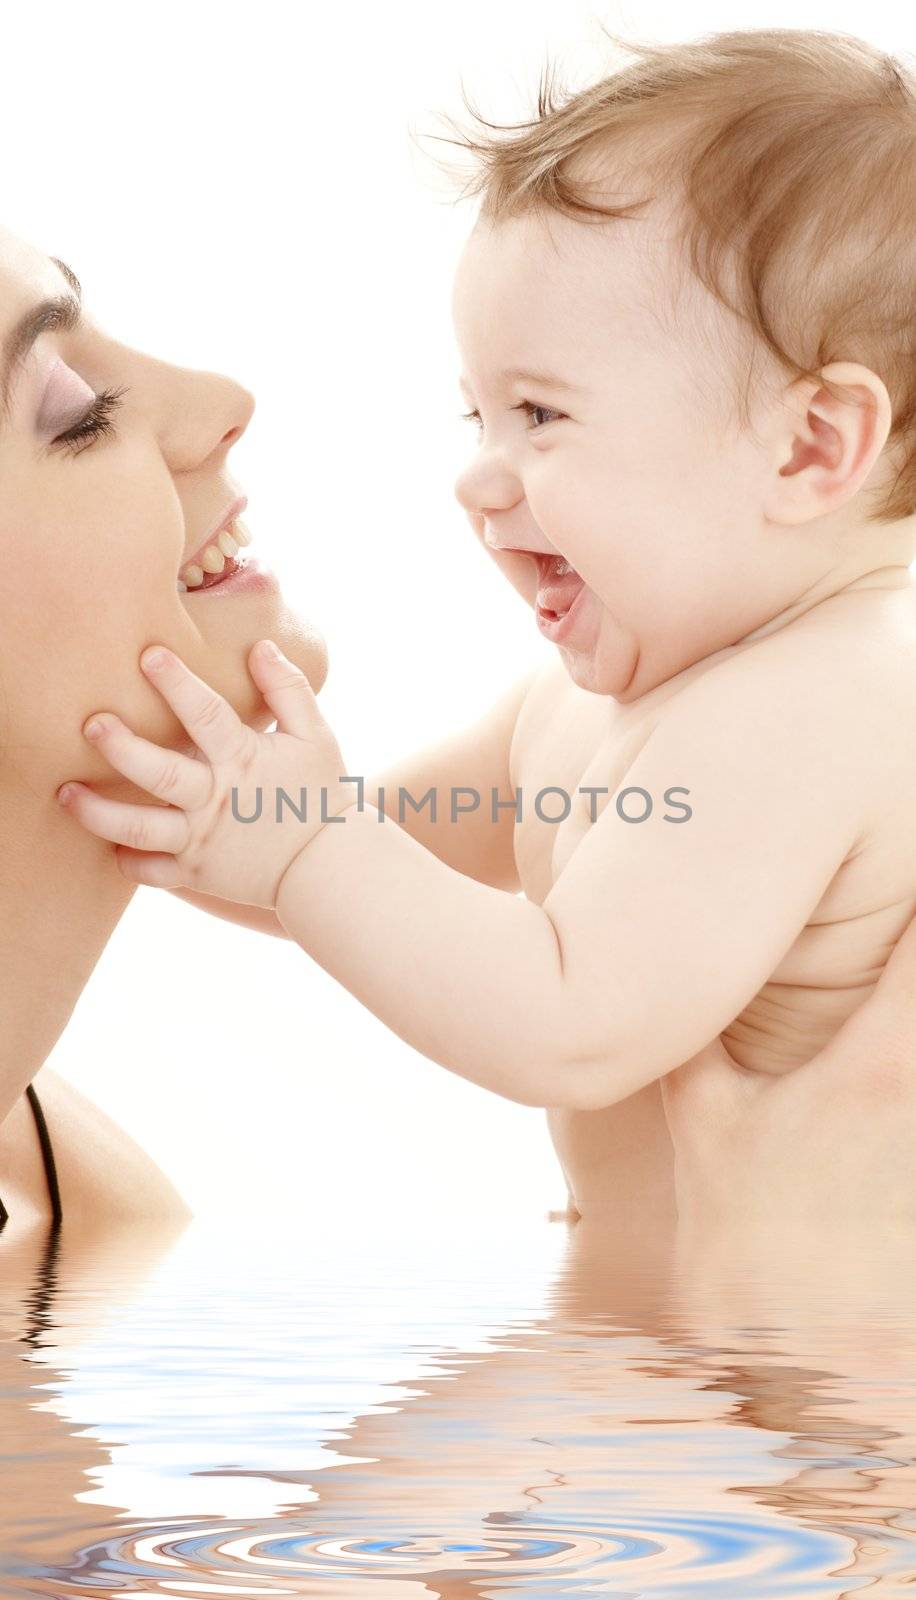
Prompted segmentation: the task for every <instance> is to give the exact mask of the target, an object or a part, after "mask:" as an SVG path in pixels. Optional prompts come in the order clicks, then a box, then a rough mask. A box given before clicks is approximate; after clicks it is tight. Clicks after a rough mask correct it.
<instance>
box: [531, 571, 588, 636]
mask: <svg viewBox="0 0 916 1600" xmlns="http://www.w3.org/2000/svg"><path fill="white" fill-rule="evenodd" d="M587 592H588V584H587V583H583V585H582V588H581V589H580V590H579V593H578V594H577V595H576V598H575V600H574V601H573V603H572V605H571V606H570V608H569V610H568V611H564V613H563V615H562V617H554V616H549V615H548V614H547V613H546V612H544V611H542V610H541V608H540V606H538V605H536V606H535V613H534V614H535V617H536V619H537V625H538V627H539V628H540V630H541V632H542V633H543V634H544V636H545V637H546V638H548V639H550V641H551V642H552V643H553V644H565V642H566V639H567V637H568V635H569V634H570V633H571V632H572V630H573V628H574V627H575V625H576V617H577V616H578V613H579V611H580V609H581V606H582V596H583V595H584V594H586V593H587Z"/></svg>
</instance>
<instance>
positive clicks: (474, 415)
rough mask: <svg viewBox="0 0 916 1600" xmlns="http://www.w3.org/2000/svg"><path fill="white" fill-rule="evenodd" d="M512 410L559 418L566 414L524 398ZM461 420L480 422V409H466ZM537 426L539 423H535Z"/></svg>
mask: <svg viewBox="0 0 916 1600" xmlns="http://www.w3.org/2000/svg"><path fill="white" fill-rule="evenodd" d="M511 410H513V411H543V412H544V413H545V414H546V415H547V416H548V417H553V418H555V419H559V418H561V417H562V416H563V415H564V413H563V412H562V411H554V410H553V409H552V407H551V406H539V405H534V404H533V403H532V402H531V401H530V400H522V401H521V403H520V404H519V405H517V406H512V407H511ZM461 420H462V421H463V422H477V423H478V424H479V423H480V412H479V411H464V412H462V414H461ZM535 426H537V424H535ZM540 426H541V427H546V426H547V424H546V423H541V424H540Z"/></svg>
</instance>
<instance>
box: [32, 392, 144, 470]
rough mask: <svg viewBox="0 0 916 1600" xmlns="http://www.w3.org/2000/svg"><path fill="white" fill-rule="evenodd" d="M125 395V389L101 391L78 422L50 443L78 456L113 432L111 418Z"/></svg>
mask: <svg viewBox="0 0 916 1600" xmlns="http://www.w3.org/2000/svg"><path fill="white" fill-rule="evenodd" d="M126 393H127V389H126V388H121V389H103V390H102V392H101V394H97V395H96V397H95V399H94V400H93V402H92V405H91V406H90V407H89V410H88V411H87V412H86V413H85V415H84V416H82V417H80V420H79V422H75V423H74V424H73V427H72V428H68V429H67V431H66V433H59V434H58V435H57V437H56V439H52V441H51V443H52V444H55V445H63V446H64V447H65V448H66V449H68V450H69V451H70V452H71V454H72V455H80V454H81V453H82V451H83V450H85V449H86V448H87V447H88V446H89V445H91V444H94V443H95V441H96V439H100V438H101V437H102V435H103V434H106V433H113V432H114V422H113V421H112V416H113V413H114V412H115V411H116V410H117V409H118V407H119V406H120V404H121V396H122V395H125V394H126Z"/></svg>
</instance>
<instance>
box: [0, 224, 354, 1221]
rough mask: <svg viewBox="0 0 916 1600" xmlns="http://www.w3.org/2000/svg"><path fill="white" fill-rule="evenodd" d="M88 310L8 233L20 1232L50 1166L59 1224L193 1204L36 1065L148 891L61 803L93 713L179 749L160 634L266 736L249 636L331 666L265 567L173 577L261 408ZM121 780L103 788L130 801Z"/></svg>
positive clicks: (2, 245)
mask: <svg viewBox="0 0 916 1600" xmlns="http://www.w3.org/2000/svg"><path fill="white" fill-rule="evenodd" d="M79 302H80V289H79V284H78V281H77V279H76V278H75V276H74V274H73V273H72V271H71V270H70V268H69V267H67V266H66V265H65V264H64V263H62V262H59V261H56V260H55V259H53V258H49V257H47V256H46V255H44V254H43V253H42V252H41V251H40V250H37V249H35V248H33V247H32V246H31V245H29V244H27V243H25V242H23V241H22V240H20V239H18V238H16V237H15V236H13V235H12V234H10V233H8V232H6V231H3V230H0V350H2V352H3V355H2V357H0V360H2V370H0V389H2V400H3V404H2V407H0V481H2V485H3V494H2V501H0V548H2V560H3V569H2V570H3V598H2V634H0V974H2V976H0V1201H2V1202H3V1205H4V1207H5V1209H6V1211H7V1212H8V1213H9V1219H10V1221H9V1224H8V1226H9V1227H10V1228H13V1229H16V1228H19V1227H22V1226H28V1224H29V1222H32V1221H35V1220H37V1219H40V1218H47V1217H49V1216H51V1215H52V1214H53V1213H54V1211H55V1209H56V1207H55V1204H54V1195H53V1188H54V1176H55V1173H54V1168H56V1179H57V1184H58V1187H59V1193H60V1206H61V1209H62V1211H63V1214H64V1216H65V1218H66V1221H67V1225H68V1227H69V1226H71V1225H73V1226H75V1225H76V1223H77V1222H78V1221H79V1222H80V1223H85V1224H87V1225H88V1224H90V1223H92V1224H93V1225H96V1224H104V1223H105V1222H106V1221H107V1220H108V1219H110V1218H111V1217H112V1216H115V1215H117V1216H118V1217H119V1218H124V1217H125V1216H127V1217H130V1216H148V1217H153V1216H162V1217H172V1216H174V1215H176V1214H177V1213H180V1212H182V1211H183V1210H184V1206H183V1202H182V1201H181V1200H180V1198H179V1197H178V1195H177V1194H176V1193H175V1191H174V1189H173V1188H172V1186H171V1184H170V1183H168V1182H167V1181H166V1179H165V1177H164V1176H163V1174H162V1173H161V1172H159V1170H158V1169H157V1168H156V1166H155V1165H154V1164H153V1162H152V1161H151V1160H150V1159H149V1158H148V1157H147V1156H146V1155H145V1154H144V1152H143V1151H142V1150H140V1149H139V1148H138V1147H137V1146H136V1145H135V1144H134V1142H133V1141H132V1140H131V1139H129V1138H128V1137H127V1136H126V1134H124V1133H122V1132H121V1130H120V1129H118V1128H117V1127H115V1126H114V1124H113V1123H111V1122H110V1121H109V1119H108V1118H107V1117H105V1116H104V1115H103V1113H102V1112H101V1111H99V1110H98V1108H97V1107H95V1106H93V1105H91V1104H89V1103H88V1102H87V1101H86V1100H85V1099H84V1097H83V1096H82V1095H80V1094H78V1093H77V1092H76V1090H74V1089H72V1088H71V1087H70V1086H69V1085H67V1084H66V1083H64V1082H63V1081H62V1080H60V1079H59V1078H57V1077H56V1076H55V1075H54V1074H52V1073H50V1072H48V1071H42V1070H41V1068H42V1063H43V1062H44V1060H45V1058H46V1057H47V1055H48V1054H49V1052H50V1051H51V1049H52V1047H53V1046H54V1044H55V1043H56V1041H57V1039H58V1038H59V1037H60V1034H61V1032H62V1031H63V1029H64V1027H65V1026H66V1023H67V1021H68V1019H69V1017H70V1014H71V1012H72V1011H73V1008H74V1006H75V1004H76V1001H77V1000H78V998H79V995H80V993H81V991H82V989H83V988H84V986H85V984H86V983H87V982H88V980H89V977H90V975H91V973H92V970H93V968H94V966H95V964H96V961H97V960H98V958H99V956H100V955H101V953H102V951H103V950H104V948H105V945H106V944H107V942H108V940H109V938H110V937H111V934H112V932H113V931H114V928H115V927H116V925H117V923H118V920H119V919H120V917H121V916H122V915H123V913H124V911H125V909H126V907H127V905H128V903H129V901H130V899H131V897H132V895H133V893H134V892H135V888H136V886H135V885H131V884H129V883H128V882H127V881H126V879H125V878H123V877H122V876H121V874H120V873H119V871H118V868H117V864H116V859H115V855H114V852H113V850H112V849H111V847H110V845H108V844H105V843H103V842H102V841H101V840H99V839H95V838H93V837H91V836H90V835H89V834H87V833H86V832H85V831H84V830H83V829H80V828H74V827H73V824H72V821H71V819H70V818H68V817H67V816H66V815H64V814H62V812H61V809H60V807H59V806H58V805H57V803H56V801H55V798H54V796H55V790H56V788H57V786H58V785H59V784H60V783H61V781H62V780H63V779H64V778H65V777H66V776H67V774H68V773H70V772H73V771H80V770H82V769H85V766H86V743H85V740H84V739H83V738H82V734H81V726H82V723H83V721H84V720H85V717H86V716H87V714H88V713H89V712H90V711H91V710H92V708H93V707H94V706H96V705H98V704H100V703H102V702H103V701H104V702H105V703H106V704H111V705H112V706H115V707H117V709H118V711H119V712H120V713H121V714H122V715H123V716H124V717H125V718H126V719H127V720H128V721H130V722H131V724H132V725H133V726H136V727H137V728H138V729H140V728H142V729H143V731H144V732H145V733H146V734H147V736H148V737H149V738H151V739H158V740H169V739H170V738H171V739H173V740H175V741H176V742H177V740H178V738H179V735H180V732H181V730H180V728H179V725H178V724H177V723H175V722H174V721H173V720H172V718H171V715H170V713H168V711H167V708H164V706H163V703H162V700H161V699H160V697H159V696H157V695H156V694H155V692H154V691H153V690H152V689H150V688H148V687H147V686H146V685H145V684H144V682H143V680H142V676H141V675H140V674H139V673H138V672H137V669H136V661H137V657H138V653H139V651H140V650H142V649H143V647H144V645H145V644H147V643H149V642H150V641H151V640H152V639H154V638H163V639H167V640H168V641H169V642H170V643H173V644H174V647H175V648H176V649H177V650H178V651H179V652H180V654H181V655H182V656H183V657H184V658H185V660H187V661H188V662H189V663H190V664H191V665H192V666H193V668H194V670H195V671H196V672H199V673H200V675H201V676H202V677H203V678H205V679H207V681H208V682H210V683H212V684H213V685H214V687H218V688H219V690H220V692H221V693H222V694H224V695H225V696H226V697H227V699H228V700H230V702H231V703H232V705H234V706H235V708H236V710H237V711H238V713H239V715H240V716H242V717H244V718H245V719H246V721H248V722H250V723H251V724H252V725H253V726H259V727H263V728H266V727H268V726H269V725H270V723H271V721H272V720H273V719H272V716H271V715H270V714H269V713H268V711H267V707H266V706H265V704H264V702H263V701H262V700H261V699H260V696H259V695H258V693H257V691H256V689H255V688H254V685H253V683H252V681H251V678H250V676H249V674H248V672H247V669H246V665H245V660H246V655H247V652H248V650H249V649H250V647H251V645H252V644H253V643H254V641H255V640H256V639H258V638H259V637H261V636H262V635H269V636H271V637H273V638H275V639H276V640H277V641H278V643H280V644H281V647H282V648H283V650H285V651H286V653H287V654H288V655H289V656H290V657H291V658H292V659H293V660H295V661H296V662H297V663H298V665H299V666H300V667H301V668H302V670H303V671H304V672H305V673H306V674H307V676H308V677H309V679H310V680H311V682H312V683H313V685H314V686H315V687H316V688H320V687H321V685H322V684H323V683H324V680H325V677H326V675H327V655H326V650H325V645H324V641H323V640H322V638H321V636H320V635H319V634H318V633H317V632H316V631H315V630H314V629H313V628H311V627H309V626H308V625H307V624H305V623H303V622H302V621H301V619H300V618H298V617H296V616H295V615H293V613H292V612H290V611H288V610H287V608H286V606H285V605H284V603H283V600H282V597H281V595H280V593H279V589H278V588H277V586H276V583H275V581H274V580H273V579H272V578H271V577H270V575H269V574H265V575H263V586H262V587H261V588H259V589H248V590H240V591H238V592H236V593H233V594H230V593H229V592H228V591H227V592H225V593H223V594H220V596H219V598H218V599H216V598H215V597H213V596H208V595H207V593H206V592H196V593H195V592H194V590H193V589H190V590H188V591H187V592H183V590H181V589H179V586H178V572H179V568H184V567H185V566H186V564H187V562H188V560H189V558H190V557H191V556H192V555H194V554H196V553H197V552H198V550H199V549H200V547H201V546H202V545H203V544H204V542H205V540H206V539H207V537H208V535H209V534H210V533H211V532H212V531H213V530H214V529H215V528H216V527H217V526H218V525H219V524H220V523H221V522H222V521H223V520H224V518H225V517H226V514H227V513H228V512H230V511H231V510H232V508H233V505H234V503H236V502H237V501H238V500H239V486H238V485H237V483H236V482H235V481H234V479H233V477H232V474H231V471H230V469H229V467H228V464H227V458H228V455H229V451H230V449H231V448H232V446H233V445H234V444H235V442H236V441H237V440H238V439H239V438H240V437H241V435H242V434H243V432H244V430H245V428H246V427H247V425H248V421H249V419H250V417H251V414H252V411H253V409H254V401H253V398H252V396H251V395H250V394H249V392H248V391H247V390H246V389H244V388H243V387H242V385H241V384H238V383H236V382H235V381H234V380H233V379H231V378H226V377H222V376H219V375H218V374H215V373H209V372H196V371H190V370H188V369H186V368H183V367H177V366H172V365H170V364H169V363H168V362H164V361H157V360H155V359H153V358H152V357H151V356H147V355H144V354H142V353H140V352H139V351H136V350H133V349H130V348H129V347H128V346H126V345H123V344H119V343H118V342H117V341H116V340H115V339H113V338H111V337H109V336H108V335H107V334H106V333H104V332H103V331H102V329H101V328H100V327H99V326H98V325H97V324H96V323H94V322H93V321H92V320H91V319H90V318H88V317H87V316H85V315H84V314H81V313H80V305H79ZM111 777H112V778H113V779H114V782H113V783H112V785H111V789H110V791H109V792H111V793H121V792H122V791H123V795H124V798H128V797H130V798H132V799H135V800H136V799H137V798H138V797H139V791H137V790H135V789H134V788H133V785H131V784H129V783H125V782H124V781H123V780H121V779H119V778H118V775H117V774H111ZM33 1080H34V1087H35V1090H36V1091H37V1097H38V1100H37V1105H36V1104H30V1103H29V1102H28V1100H27V1099H26V1098H25V1091H26V1089H27V1086H28V1085H29V1084H31V1083H32V1082H33ZM41 1114H43V1115H44V1118H45V1120H46V1123H47V1127H48V1129H49V1131H50V1135H51V1146H52V1150H53V1167H51V1166H49V1164H48V1162H47V1160H43V1159H42V1151H41V1147H40V1143H39V1138H38V1135H39V1120H40V1117H41ZM2 1220H3V1212H2V1211H0V1221H2ZM8 1240H9V1235H7V1242H8Z"/></svg>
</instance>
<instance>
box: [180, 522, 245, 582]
mask: <svg viewBox="0 0 916 1600" xmlns="http://www.w3.org/2000/svg"><path fill="white" fill-rule="evenodd" d="M250 543H251V534H250V533H249V532H248V529H247V528H246V526H245V524H244V522H243V521H242V519H241V517H236V518H235V521H234V522H230V523H229V526H228V527H227V528H223V529H221V531H220V532H219V533H218V534H217V535H216V538H215V539H210V540H208V541H207V543H206V544H205V545H202V546H201V548H200V549H199V550H196V551H195V552H194V555H193V556H192V557H191V559H190V561H186V562H185V563H184V565H183V566H182V567H179V569H178V590H179V593H185V592H186V591H187V590H188V589H212V588H213V587H214V585H215V584H218V583H222V581H223V579H224V578H229V577H231V576H232V574H233V572H238V570H239V568H240V567H241V566H242V565H243V562H241V561H238V560H237V559H236V557H237V555H238V551H239V549H240V547H242V546H244V545H247V544H250Z"/></svg>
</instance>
